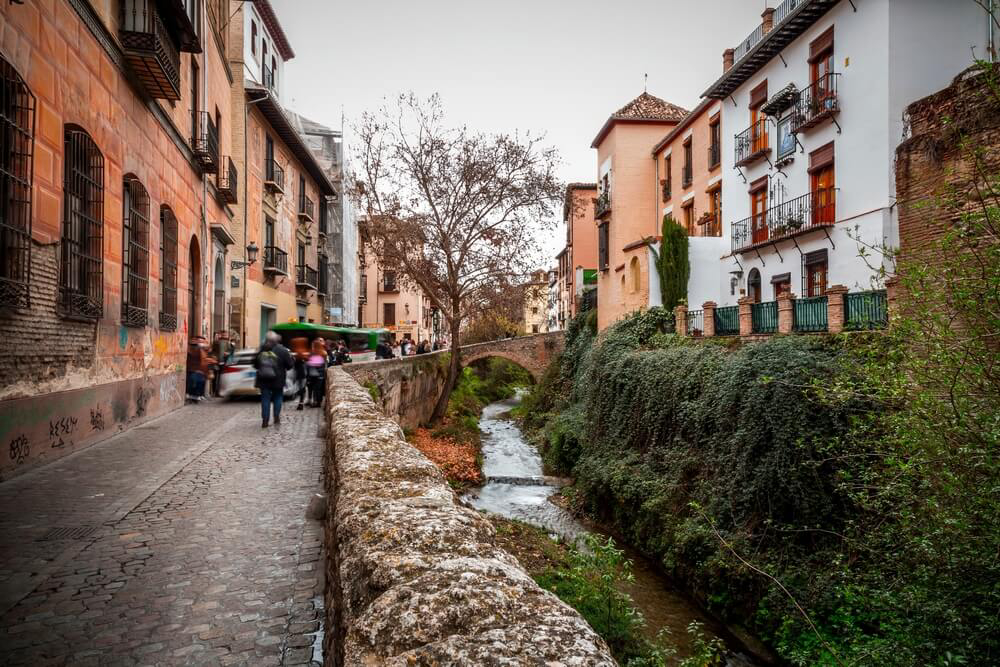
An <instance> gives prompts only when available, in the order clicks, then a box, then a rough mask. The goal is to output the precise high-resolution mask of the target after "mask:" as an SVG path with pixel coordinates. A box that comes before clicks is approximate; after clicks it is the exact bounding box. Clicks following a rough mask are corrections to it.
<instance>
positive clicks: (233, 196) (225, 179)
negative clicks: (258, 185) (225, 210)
mask: <svg viewBox="0 0 1000 667" xmlns="http://www.w3.org/2000/svg"><path fill="white" fill-rule="evenodd" d="M215 187H216V189H217V190H218V191H219V196H221V197H222V199H223V201H225V202H228V203H230V204H235V203H236V202H237V199H238V196H237V192H238V190H239V174H238V173H237V171H236V163H235V162H233V158H231V157H229V156H228V155H226V156H223V158H222V168H221V169H219V173H218V174H216V176H215Z"/></svg>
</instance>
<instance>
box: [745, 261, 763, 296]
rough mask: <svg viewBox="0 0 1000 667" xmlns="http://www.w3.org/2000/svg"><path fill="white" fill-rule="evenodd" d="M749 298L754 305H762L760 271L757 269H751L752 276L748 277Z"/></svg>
mask: <svg viewBox="0 0 1000 667" xmlns="http://www.w3.org/2000/svg"><path fill="white" fill-rule="evenodd" d="M747 296H749V297H750V298H752V299H753V302H754V303H760V297H761V294H760V271H758V270H757V269H750V275H749V276H747Z"/></svg>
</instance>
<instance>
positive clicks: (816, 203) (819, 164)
mask: <svg viewBox="0 0 1000 667" xmlns="http://www.w3.org/2000/svg"><path fill="white" fill-rule="evenodd" d="M809 179H810V192H811V193H812V224H814V225H832V224H833V223H834V222H836V220H837V201H836V199H837V198H836V194H837V190H836V184H835V182H834V160H833V142H830V143H828V144H827V145H825V146H823V147H822V148H817V149H816V150H815V151H813V152H812V153H810V154H809Z"/></svg>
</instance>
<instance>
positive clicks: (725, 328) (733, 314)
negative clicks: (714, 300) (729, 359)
mask: <svg viewBox="0 0 1000 667" xmlns="http://www.w3.org/2000/svg"><path fill="white" fill-rule="evenodd" d="M739 333H740V307H739V306H723V307H722V308H716V309H715V335H716V336H735V335H738V334H739Z"/></svg>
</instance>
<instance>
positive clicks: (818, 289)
mask: <svg viewBox="0 0 1000 667" xmlns="http://www.w3.org/2000/svg"><path fill="white" fill-rule="evenodd" d="M802 266H803V269H802V276H803V282H804V284H803V286H802V288H803V289H802V292H803V294H804V295H805V296H807V297H810V296H823V295H824V294H826V285H827V272H828V268H827V267H828V266H829V264H828V262H827V257H826V250H817V251H816V252H807V253H806V254H805V255H803V256H802Z"/></svg>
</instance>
